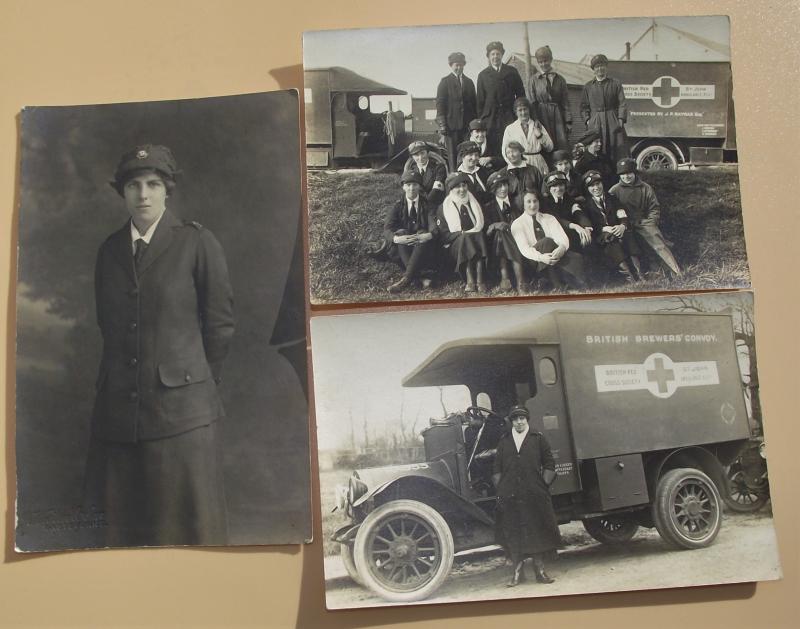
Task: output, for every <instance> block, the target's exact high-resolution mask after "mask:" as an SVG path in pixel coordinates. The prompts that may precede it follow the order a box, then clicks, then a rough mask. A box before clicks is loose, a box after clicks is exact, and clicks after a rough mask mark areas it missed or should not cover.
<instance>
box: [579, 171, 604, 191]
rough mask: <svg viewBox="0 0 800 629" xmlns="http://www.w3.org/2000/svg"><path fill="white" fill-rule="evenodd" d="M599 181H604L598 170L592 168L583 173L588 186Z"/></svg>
mask: <svg viewBox="0 0 800 629" xmlns="http://www.w3.org/2000/svg"><path fill="white" fill-rule="evenodd" d="M597 181H603V177H602V176H601V175H600V172H599V171H597V170H590V171H589V172H587V173H586V174H584V175H583V183H584V185H585V186H586V187H587V188H588V187H589V186H591V185H592V184H593V183H595V182H597Z"/></svg>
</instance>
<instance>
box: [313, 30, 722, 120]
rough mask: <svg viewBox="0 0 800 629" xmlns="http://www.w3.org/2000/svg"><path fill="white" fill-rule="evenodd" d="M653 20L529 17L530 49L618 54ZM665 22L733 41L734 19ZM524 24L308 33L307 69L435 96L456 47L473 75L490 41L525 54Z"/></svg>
mask: <svg viewBox="0 0 800 629" xmlns="http://www.w3.org/2000/svg"><path fill="white" fill-rule="evenodd" d="M651 21H652V18H650V17H647V18H613V19H602V20H598V19H595V20H559V21H548V22H528V32H529V37H530V44H531V52H532V53H533V51H535V50H536V48H538V47H539V46H542V45H545V44H547V45H549V46H550V48H551V49H552V50H553V55H554V57H555V58H556V59H561V60H563V61H576V62H577V61H580V60H581V58H583V56H584V55H586V54H596V53H599V52H602V53H604V54H606V55H607V56H608V58H609V59H619V58H620V57H621V56H622V55H623V54H624V52H625V42H631V43H633V42H635V41H636V40H637V39H638V38H639V36H640V35H641V34H642V33H643V32H644V31H645V30H647V28H648V27H649V26H650V24H651ZM658 21H659V23H661V24H665V25H670V26H674V27H676V28H680V29H682V30H686V31H689V32H691V33H694V34H696V35H700V36H703V37H706V38H708V39H711V40H714V41H716V42H719V43H723V44H728V43H729V42H730V24H729V22H728V18H727V17H725V16H708V17H666V18H658ZM523 28H524V23H523V22H501V23H493V24H464V25H458V26H425V27H403V28H380V29H352V30H333V31H312V32H307V33H305V34H304V36H303V63H304V65H305V67H306V68H318V67H328V66H344V67H346V68H349V69H351V70H353V71H355V72H357V73H359V74H362V75H364V76H366V77H369V78H371V79H374V80H376V81H381V82H383V83H386V84H388V85H390V86H392V87H396V88H399V89H402V90H405V91H407V92H409V94H411V95H413V96H414V97H433V96H435V95H436V86H437V85H438V83H439V79H441V78H442V77H443V76H445V75H446V74H447V73H448V72H449V71H450V68H449V66H448V65H447V56H448V55H449V54H450V53H451V52H454V51H461V52H463V53H464V54H465V55H466V59H467V65H466V68H465V70H464V72H465V74H466V75H467V76H469V77H471V78H472V79H473V80H474V79H475V78H476V77H477V75H478V72H480V70H482V69H483V67H484V66H485V65H486V44H487V43H489V42H490V41H495V40H499V41H502V42H503V44H504V47H505V49H506V55H505V58H504V59H506V60H507V59H508V57H509V55H510V53H512V52H519V53H524V51H525V44H524V34H523V33H524V30H523ZM398 100H399V101H400V102H401V103H402V100H401V99H398ZM404 111H409V110H408V109H404Z"/></svg>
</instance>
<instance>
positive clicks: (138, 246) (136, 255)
mask: <svg viewBox="0 0 800 629" xmlns="http://www.w3.org/2000/svg"><path fill="white" fill-rule="evenodd" d="M133 246H134V252H133V264H134V266H135V267H136V270H137V271H138V270H139V265H140V264H141V262H142V258H143V257H144V252H145V251H146V250H147V242H145V239H144V238H137V239H136V241H135V242H134V243H133Z"/></svg>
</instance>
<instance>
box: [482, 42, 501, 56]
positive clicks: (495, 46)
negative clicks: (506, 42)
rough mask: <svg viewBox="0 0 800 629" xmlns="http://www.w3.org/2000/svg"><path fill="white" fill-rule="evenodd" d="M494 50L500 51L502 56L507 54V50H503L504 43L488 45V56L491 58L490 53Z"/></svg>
mask: <svg viewBox="0 0 800 629" xmlns="http://www.w3.org/2000/svg"><path fill="white" fill-rule="evenodd" d="M493 50H499V51H500V54H503V55H504V54H506V49H505V48H503V42H501V41H492V42H489V43H488V44H486V56H487V57H488V56H489V53H490V52H492V51H493Z"/></svg>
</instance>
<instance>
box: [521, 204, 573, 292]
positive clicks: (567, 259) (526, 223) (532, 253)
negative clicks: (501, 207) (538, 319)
mask: <svg viewBox="0 0 800 629" xmlns="http://www.w3.org/2000/svg"><path fill="white" fill-rule="evenodd" d="M523 209H524V213H523V214H522V216H520V217H518V218H517V219H516V220H515V221H514V222H513V223H511V235H512V236H513V237H514V241H515V242H516V243H517V248H518V249H519V252H520V253H521V254H522V256H523V258H524V259H525V267H527V268H528V269H530V270H531V271H533V273H535V274H536V275H546V276H547V278H548V279H549V280H550V283H551V284H552V285H553V288H563V287H564V284H567V285H568V286H570V287H571V288H576V289H581V290H582V289H585V288H586V281H585V279H584V273H583V259H582V258H581V256H580V255H578V254H576V253H574V252H572V251H569V238H567V235H566V234H565V233H564V230H563V229H562V227H561V225H560V223H559V222H558V219H557V218H556V217H555V216H552V215H550V214H544V213H542V212H541V211H540V194H539V191H538V190H526V191H525V195H524V196H523Z"/></svg>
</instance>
